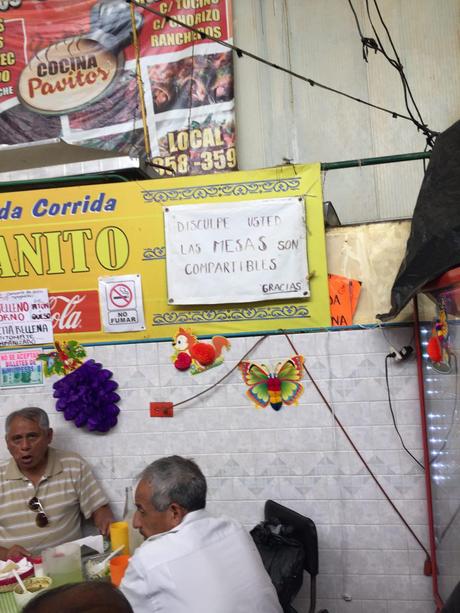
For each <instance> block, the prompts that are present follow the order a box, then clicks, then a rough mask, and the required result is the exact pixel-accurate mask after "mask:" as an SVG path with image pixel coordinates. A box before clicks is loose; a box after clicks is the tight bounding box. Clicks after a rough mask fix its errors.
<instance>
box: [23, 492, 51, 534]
mask: <svg viewBox="0 0 460 613" xmlns="http://www.w3.org/2000/svg"><path fill="white" fill-rule="evenodd" d="M28 506H29V509H30V510H31V511H35V513H36V514H37V515H36V516H35V523H36V524H37V526H38V527H39V528H44V527H45V526H47V525H48V523H49V520H48V517H47V515H46V513H45V510H44V509H43V505H42V503H41V502H40V501H39V499H38V498H37V497H36V496H34V497H33V498H31V499H30V500H29V502H28Z"/></svg>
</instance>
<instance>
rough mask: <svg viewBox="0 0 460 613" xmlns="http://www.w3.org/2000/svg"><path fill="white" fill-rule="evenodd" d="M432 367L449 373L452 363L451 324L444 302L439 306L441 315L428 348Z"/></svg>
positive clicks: (434, 325) (433, 329)
mask: <svg viewBox="0 0 460 613" xmlns="http://www.w3.org/2000/svg"><path fill="white" fill-rule="evenodd" d="M426 351H427V353H428V357H429V358H430V360H431V363H432V367H433V368H434V369H435V370H437V371H438V372H440V373H449V372H450V371H451V364H450V343H449V324H448V321H447V312H446V308H445V305H444V303H441V305H440V306H439V315H438V318H437V319H436V321H435V322H433V327H432V329H431V338H430V340H429V341H428V345H427V348H426Z"/></svg>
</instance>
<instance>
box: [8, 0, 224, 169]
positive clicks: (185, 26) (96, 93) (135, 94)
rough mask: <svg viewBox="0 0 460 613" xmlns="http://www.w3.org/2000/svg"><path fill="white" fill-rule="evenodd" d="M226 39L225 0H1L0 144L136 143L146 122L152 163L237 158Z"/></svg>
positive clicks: (137, 149) (203, 165) (129, 149)
mask: <svg viewBox="0 0 460 613" xmlns="http://www.w3.org/2000/svg"><path fill="white" fill-rule="evenodd" d="M131 8H132V9H133V13H131ZM169 18H172V19H174V21H171V20H170V19H169ZM191 28H193V29H195V30H199V31H198V32H197V31H193V30H192V29H191ZM134 31H136V38H137V43H138V44H137V46H136V48H135V46H134V44H133V38H134V35H133V32H134ZM200 31H201V32H203V35H204V36H203V37H202V36H201V34H200ZM206 35H209V36H211V37H213V39H215V40H211V39H209V38H206ZM231 40H232V22H231V0H206V1H204V0H168V1H167V2H156V1H155V2H154V1H153V0H140V1H139V2H136V5H134V4H133V5H131V6H130V5H129V4H128V3H127V2H126V1H125V0H0V145H15V144H17V143H25V142H32V141H40V140H43V139H48V138H64V139H65V141H66V142H68V143H78V144H84V145H85V146H90V147H96V148H100V149H113V150H117V151H119V152H121V153H125V154H130V155H131V154H133V153H135V154H143V153H144V125H145V129H146V132H147V133H148V136H149V139H148V140H149V141H150V152H149V154H151V155H152V157H153V159H154V162H156V163H157V164H158V165H159V166H158V167H157V170H158V172H159V173H165V172H166V171H165V170H163V169H162V168H161V167H166V168H167V169H168V170H170V171H173V172H174V173H175V174H176V176H183V175H199V174H206V173H210V172H223V171H229V170H233V169H236V153H235V125H234V93H233V58H232V51H231V50H230V49H228V47H227V46H224V45H223V44H221V41H222V43H224V44H225V43H227V42H231ZM137 69H138V70H137ZM141 92H142V95H141Z"/></svg>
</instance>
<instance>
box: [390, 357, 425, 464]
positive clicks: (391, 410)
mask: <svg viewBox="0 0 460 613" xmlns="http://www.w3.org/2000/svg"><path fill="white" fill-rule="evenodd" d="M392 357H394V355H392V354H391V353H389V354H388V355H387V356H385V381H386V384H387V394H388V406H389V407H390V413H391V418H392V420H393V425H394V428H395V430H396V433H397V435H398V436H399V440H400V441H401V445H402V446H403V449H404V451H406V452H407V453H408V454H409V455H410V457H411V458H412V459H413V460H414V462H415V463H416V464H418V465H419V466H420V468H422V470H425V467H424V466H423V464H422V463H421V462H420V461H419V460H418V459H417V458H416V457H415V456H414V455H413V454H412V453H411V452H410V451H409V449H408V448H407V447H406V444H405V443H404V439H403V437H402V436H401V432H400V431H399V428H398V425H397V423H396V417H395V414H394V411H393V405H392V403H391V394H390V382H389V380H388V360H389V359H390V358H392Z"/></svg>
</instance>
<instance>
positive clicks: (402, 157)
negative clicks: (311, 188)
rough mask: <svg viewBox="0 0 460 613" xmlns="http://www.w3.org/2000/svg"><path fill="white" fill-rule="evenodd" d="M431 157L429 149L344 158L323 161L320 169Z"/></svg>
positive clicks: (390, 162) (409, 160) (410, 160)
mask: <svg viewBox="0 0 460 613" xmlns="http://www.w3.org/2000/svg"><path fill="white" fill-rule="evenodd" d="M430 157H431V151H419V152H416V153H399V154H396V155H384V156H379V157H374V158H363V159H361V160H345V161H343V162H323V163H322V164H321V170H338V169H340V168H356V167H359V166H374V165H376V164H392V163H393V162H412V161H414V160H426V159H428V158H430Z"/></svg>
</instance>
